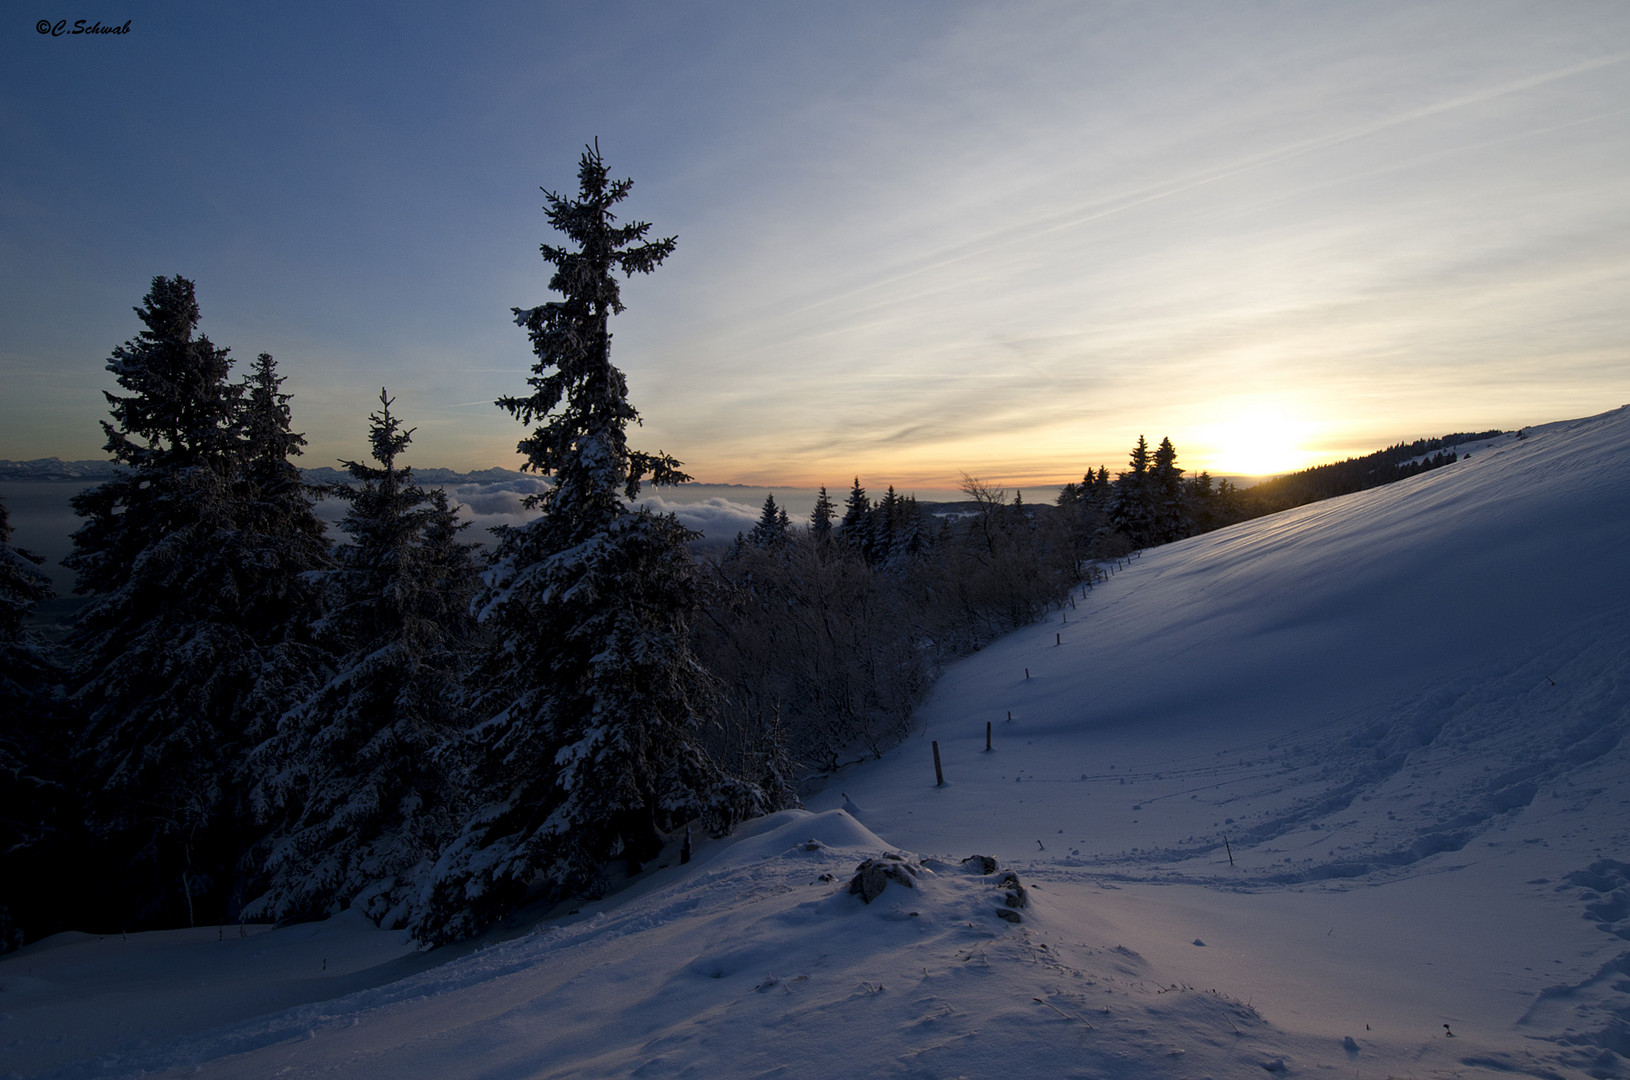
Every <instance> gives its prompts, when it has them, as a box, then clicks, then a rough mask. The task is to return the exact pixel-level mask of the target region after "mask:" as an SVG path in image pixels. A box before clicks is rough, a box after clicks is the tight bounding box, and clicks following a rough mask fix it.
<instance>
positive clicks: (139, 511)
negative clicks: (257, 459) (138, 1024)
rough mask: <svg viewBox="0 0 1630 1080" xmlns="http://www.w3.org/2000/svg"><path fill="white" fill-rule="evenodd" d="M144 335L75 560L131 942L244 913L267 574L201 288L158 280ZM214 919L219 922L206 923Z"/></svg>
mask: <svg viewBox="0 0 1630 1080" xmlns="http://www.w3.org/2000/svg"><path fill="white" fill-rule="evenodd" d="M136 314H137V315H138V317H140V319H141V320H142V322H143V324H144V325H145V326H146V329H145V330H143V331H142V332H141V333H140V334H139V335H138V337H137V338H136V339H135V340H133V341H128V342H126V343H125V344H124V345H122V346H120V347H119V348H117V349H115V350H114V351H113V355H112V358H111V359H110V360H109V361H108V365H107V366H108V370H109V371H111V372H112V373H113V374H114V375H115V377H116V378H117V380H118V383H119V385H120V386H121V387H122V388H123V389H124V390H126V391H127V392H128V393H127V394H126V395H124V396H121V395H116V394H112V393H109V394H107V395H106V396H107V399H108V403H109V412H110V413H111V414H112V417H113V419H112V420H111V421H104V422H103V425H102V427H103V430H104V431H105V432H106V434H107V451H108V453H109V454H110V455H111V456H112V457H113V458H114V460H115V461H116V462H118V463H119V465H120V466H121V468H120V469H119V471H118V472H117V474H116V475H115V476H114V477H113V478H112V479H110V480H108V481H107V482H105V483H103V484H102V485H101V486H100V487H97V488H94V489H91V490H89V491H86V492H83V493H82V494H80V495H78V496H76V497H75V498H74V500H73V504H74V509H75V510H76V511H77V512H78V513H79V515H80V516H81V517H82V518H84V519H85V523H84V524H83V525H82V526H81V527H80V529H79V530H78V531H77V532H76V533H75V534H74V537H73V541H74V548H75V550H74V552H73V554H71V555H70V556H69V557H68V558H67V559H66V560H64V561H65V564H66V565H68V566H69V567H70V568H71V569H73V570H75V571H76V572H77V573H78V575H79V580H78V584H77V586H76V591H78V592H80V593H85V594H89V595H90V597H91V601H90V603H89V604H87V605H86V606H85V607H84V608H83V609H82V611H81V613H80V616H79V618H78V620H77V622H76V624H75V626H74V628H73V631H72V633H71V634H70V637H69V644H70V645H71V646H72V648H73V649H74V652H75V657H76V664H75V668H74V671H73V673H72V688H73V697H74V700H75V702H76V703H77V704H78V705H79V707H80V708H81V709H82V711H83V713H84V718H85V719H84V723H85V726H84V729H83V731H82V732H81V737H80V740H79V745H78V747H77V754H76V757H77V761H76V765H75V768H76V770H77V772H78V773H79V775H80V776H81V777H82V779H83V781H84V782H85V784H86V787H87V789H88V790H89V791H90V792H91V793H92V804H91V807H90V810H89V815H90V818H91V821H92V827H93V829H94V830H95V832H96V834H97V835H98V837H99V838H100V839H101V841H102V842H103V843H104V844H105V849H104V851H103V852H102V854H101V858H103V859H104V860H105V861H106V862H107V863H108V864H109V866H110V868H111V870H112V871H113V873H114V874H115V875H118V876H119V877H121V878H122V880H121V881H120V889H119V897H120V900H121V902H122V903H123V904H124V905H125V908H124V911H123V913H122V914H118V915H114V914H111V913H110V914H109V915H107V916H105V917H107V918H109V919H110V920H113V921H117V922H119V923H123V924H125V925H130V924H132V923H135V924H147V925H153V924H162V923H173V922H176V921H184V922H189V923H191V922H196V920H197V919H198V918H199V917H205V918H209V919H219V918H223V917H229V916H230V915H232V914H234V912H233V900H232V896H231V889H232V884H233V879H234V872H235V866H236V863H237V860H238V856H239V854H240V853H241V852H242V851H243V849H244V847H245V845H246V843H247V840H248V829H249V825H248V816H247V814H246V812H245V810H246V805H245V802H244V800H243V798H242V795H243V792H242V790H241V786H240V780H241V776H240V772H239V764H240V760H241V753H242V750H243V744H244V732H243V730H242V722H241V708H242V706H243V704H244V702H245V700H246V697H247V696H248V695H249V694H250V693H251V692H252V690H253V688H254V687H255V685H256V680H257V673H258V667H259V656H258V651H257V647H256V646H257V643H256V641H255V640H254V638H253V637H252V635H251V634H250V633H249V632H248V629H247V627H246V624H245V619H244V616H243V613H242V611H241V609H240V603H241V601H242V599H243V598H244V597H245V596H246V595H249V594H250V593H252V592H253V586H252V580H253V578H254V576H255V574H256V568H255V567H254V566H252V565H248V564H247V563H246V560H245V559H244V557H243V551H242V546H241V543H240V540H241V531H240V528H239V522H238V520H237V518H238V513H237V507H236V505H235V500H234V498H233V483H234V472H235V466H236V464H237V459H238V454H239V449H240V434H239V427H238V424H237V419H238V415H239V410H238V402H239V398H240V388H238V387H235V386H233V385H231V384H230V383H229V382H228V381H227V376H228V374H229V369H230V361H229V359H228V357H227V352H226V350H225V349H218V348H216V347H215V346H214V345H213V344H211V343H210V341H209V339H208V338H205V337H194V331H195V329H196V328H197V325H198V321H199V311H198V304H197V300H196V299H195V296H194V290H193V285H192V283H191V282H190V281H187V280H186V279H184V278H179V277H178V278H163V277H159V278H154V279H153V284H152V289H151V290H150V291H149V293H148V295H147V296H146V297H145V298H144V300H143V305H142V307H140V308H137V309H136ZM200 905H203V906H204V909H203V910H200Z"/></svg>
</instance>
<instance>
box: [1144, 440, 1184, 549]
mask: <svg viewBox="0 0 1630 1080" xmlns="http://www.w3.org/2000/svg"><path fill="white" fill-rule="evenodd" d="M1149 495H1150V499H1149V502H1150V516H1151V523H1150V531H1151V534H1152V536H1153V538H1154V542H1155V543H1157V544H1169V543H1171V542H1172V541H1173V540H1181V539H1183V537H1185V536H1187V535H1188V534H1189V527H1188V514H1187V509H1186V507H1185V506H1184V497H1183V470H1182V469H1179V468H1178V467H1177V448H1176V447H1175V446H1173V445H1172V440H1171V439H1170V438H1169V437H1163V438H1162V439H1161V440H1160V445H1159V446H1158V447H1156V448H1155V454H1154V460H1153V463H1152V465H1151V467H1150V470H1149Z"/></svg>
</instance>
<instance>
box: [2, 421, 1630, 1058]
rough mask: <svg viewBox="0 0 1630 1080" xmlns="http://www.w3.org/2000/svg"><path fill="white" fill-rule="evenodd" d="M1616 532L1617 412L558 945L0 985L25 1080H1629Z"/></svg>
mask: <svg viewBox="0 0 1630 1080" xmlns="http://www.w3.org/2000/svg"><path fill="white" fill-rule="evenodd" d="M1627 538H1630V409H1621V410H1618V411H1615V412H1612V413H1608V414H1606V415H1604V416H1600V417H1594V418H1591V419H1588V420H1581V421H1575V422H1571V423H1565V424H1554V425H1550V426H1548V427H1544V428H1537V429H1530V431H1529V432H1528V437H1526V438H1524V439H1517V438H1515V437H1510V438H1507V439H1504V440H1497V441H1496V442H1494V443H1493V444H1491V445H1489V446H1487V447H1480V448H1474V450H1473V453H1472V457H1471V460H1469V461H1462V462H1460V463H1457V464H1455V465H1453V466H1450V467H1447V468H1444V469H1441V470H1437V471H1434V472H1431V473H1427V474H1424V475H1422V476H1419V477H1416V478H1414V479H1413V480H1410V481H1406V482H1404V483H1401V484H1397V485H1394V486H1391V487H1387V488H1382V489H1378V490H1375V491H1371V492H1366V493H1363V494H1360V495H1357V496H1352V497H1349V498H1346V499H1342V500H1336V501H1332V502H1327V503H1321V504H1317V505H1314V506H1310V507H1305V508H1302V509H1300V510H1296V511H1291V512H1289V513H1286V514H1283V515H1279V516H1276V517H1273V518H1268V519H1263V520H1259V521H1255V522H1250V523H1247V524H1245V525H1243V526H1239V527H1236V528H1233V529H1229V530H1225V531H1223V532H1220V533H1215V534H1212V535H1209V536H1205V537H1199V538H1196V539H1194V540H1190V541H1187V542H1184V543H1182V544H1176V545H1171V546H1169V547H1166V548H1162V549H1159V550H1157V551H1153V552H1150V553H1148V554H1146V555H1145V556H1144V557H1143V558H1142V559H1139V560H1136V561H1134V562H1133V563H1132V564H1131V565H1130V566H1129V567H1127V568H1125V569H1123V570H1121V571H1120V572H1119V573H1117V574H1116V575H1115V576H1114V577H1113V578H1112V579H1111V580H1110V581H1109V582H1108V583H1107V584H1104V585H1101V586H1099V587H1098V588H1097V589H1095V590H1092V591H1091V592H1089V593H1087V594H1086V595H1084V596H1082V597H1078V598H1077V600H1076V601H1075V603H1074V606H1073V608H1069V609H1066V610H1065V611H1063V612H1058V613H1055V616H1054V619H1053V621H1052V622H1050V623H1048V624H1046V625H1039V626H1036V627H1033V628H1030V629H1028V630H1026V631H1022V632H1020V633H1017V634H1014V635H1012V636H1010V637H1008V638H1006V639H1004V640H1002V641H1000V642H998V643H996V644H995V645H993V646H992V647H991V648H989V649H987V650H986V651H985V652H983V653H981V654H979V655H977V656H974V657H972V658H970V659H968V660H966V661H963V662H961V663H959V664H957V665H955V666H953V667H952V668H951V669H950V670H949V671H948V672H947V673H946V675H945V677H944V678H943V679H942V681H941V683H940V684H939V686H938V687H937V688H936V690H935V693H934V695H933V697H932V698H931V700H930V701H929V702H928V704H927V705H926V706H925V708H924V709H923V711H922V714H921V719H922V726H923V731H922V734H921V735H920V736H919V737H915V738H913V739H911V740H909V741H908V742H907V743H906V744H905V745H904V746H902V747H900V748H899V749H898V750H896V751H895V752H893V753H892V754H890V755H888V756H887V757H886V758H885V760H882V761H879V762H873V763H871V764H869V765H867V766H864V767H860V768H856V769H853V770H850V771H848V772H845V773H844V774H842V775H841V776H840V777H839V778H837V779H836V780H835V781H833V783H832V784H831V786H830V789H829V790H827V791H825V792H822V793H820V794H819V795H817V796H815V797H814V798H812V799H811V800H810V810H809V811H808V812H789V813H785V814H780V815H776V816H775V817H772V818H770V819H766V820H764V821H761V822H756V823H754V824H753V825H752V826H751V827H749V828H746V829H743V830H742V832H741V833H740V834H739V835H738V836H737V837H733V838H731V839H730V840H728V841H723V842H717V843H713V844H708V845H703V846H702V848H701V850H700V851H699V853H698V857H697V859H696V860H695V861H693V862H692V863H691V864H690V865H688V866H685V867H677V866H675V867H671V868H668V869H663V870H657V871H654V872H652V873H651V874H649V875H647V876H646V877H645V878H643V879H642V880H641V881H639V882H637V883H635V884H634V885H633V886H631V887H630V888H629V889H627V890H626V891H625V892H623V893H620V894H619V895H617V896H615V897H613V898H611V899H609V900H606V901H603V902H600V903H598V904H594V905H585V906H584V907H583V909H582V910H581V911H579V912H576V913H574V914H571V915H568V916H565V917H563V918H560V919H558V920H555V921H551V922H540V923H534V924H531V925H517V926H516V927H513V928H511V929H510V930H509V931H507V932H505V933H503V934H494V935H492V936H491V937H490V938H489V939H488V940H486V941H484V942H481V943H478V944H477V945H475V946H472V947H469V948H464V949H461V950H457V951H444V952H442V953H433V954H428V955H425V954H415V953H413V952H412V950H411V948H410V947H409V946H408V945H407V944H406V943H405V942H403V941H401V939H400V937H399V935H394V934H388V933H383V932H380V931H375V930H371V929H369V928H367V927H365V926H359V925H357V924H356V923H354V922H349V921H347V920H344V919H338V920H333V921H331V922H329V923H327V924H322V925H320V926H315V927H294V928H289V929H285V930H277V931H257V932H253V933H251V934H249V935H248V936H245V937H240V936H238V935H237V932H236V931H235V930H233V929H231V928H228V929H227V930H226V931H225V932H224V933H220V934H218V933H217V931H215V930H213V929H212V930H209V931H207V932H206V931H192V932H175V933H169V934H149V935H140V936H137V937H132V938H130V939H128V940H126V939H121V938H106V939H98V938H87V937H82V936H73V935H63V936H60V937H58V938H55V939H52V940H50V941H46V942H41V943H40V944H38V945H36V946H33V947H31V948H29V949H26V950H23V951H22V952H21V953H19V954H16V955H14V956H10V957H7V958H5V959H4V960H0V1013H3V1014H4V1019H0V1075H7V1074H8V1071H9V1072H10V1073H14V1074H17V1075H23V1076H36V1075H45V1076H74V1077H81V1076H83V1077H100V1076H122V1075H138V1074H140V1075H155V1074H159V1075H177V1076H180V1075H188V1076H194V1075H197V1076H209V1077H226V1076H243V1077H250V1076H255V1077H259V1076H274V1075H277V1076H291V1077H298V1076H316V1075H339V1076H348V1077H408V1078H411V1077H446V1076H472V1077H473V1076H482V1077H515V1078H522V1077H591V1076H593V1077H600V1076H606V1077H610V1076H642V1077H657V1076H708V1077H738V1076H741V1077H745V1076H763V1075H776V1076H792V1077H797V1076H824V1075H827V1074H830V1073H833V1072H847V1071H864V1072H867V1073H872V1074H880V1075H884V1076H923V1077H956V1076H968V1077H983V1076H996V1075H1034V1076H1051V1075H1058V1076H1070V1075H1079V1076H1100V1077H1143V1076H1195V1077H1198V1076H1214V1077H1220V1076H1240V1077H1248V1076H1261V1075H1263V1072H1264V1070H1267V1071H1268V1072H1269V1073H1274V1074H1278V1073H1281V1072H1282V1073H1284V1074H1287V1075H1298V1074H1306V1075H1311V1074H1315V1073H1317V1074H1328V1075H1332V1076H1350V1075H1357V1076H1363V1077H1382V1076H1388V1075H1394V1076H1416V1077H1426V1076H1510V1075H1513V1074H1516V1075H1534V1076H1622V1075H1627V1074H1630V1057H1627V1055H1630V762H1627V753H1630V745H1627V743H1626V740H1625V739H1624V735H1625V733H1626V727H1627V725H1630V559H1627V558H1626V550H1625V548H1626V545H1625V541H1626V539H1627ZM1010 713H1011V717H1012V719H1011V721H1010V720H1009V719H1008V716H1009V714H1010ZM987 721H989V722H991V723H992V728H993V736H994V748H993V750H992V751H991V752H989V753H986V752H985V724H986V722H987ZM930 741H934V742H937V743H938V744H939V749H940V754H941V758H942V760H943V763H944V769H945V774H946V783H945V785H944V786H943V787H936V786H935V784H934V772H933V761H932V757H931V755H930V747H929V742H930ZM900 850H904V851H906V852H908V853H910V854H911V855H912V856H913V858H914V859H915V860H916V862H917V865H919V866H920V868H921V870H920V873H919V874H918V875H917V876H916V877H915V878H914V880H915V881H916V887H915V888H911V889H907V888H905V887H903V886H901V885H898V884H895V885H891V886H889V887H888V888H886V889H885V890H884V892H883V894H882V895H881V896H879V897H878V898H877V899H876V900H875V901H874V902H872V903H871V904H869V905H868V904H865V903H863V902H862V901H861V899H860V898H859V897H856V896H852V895H850V894H849V892H848V891H847V883H848V880H849V878H850V877H851V876H852V875H853V873H854V871H855V868H856V865H857V864H858V863H859V862H861V860H863V859H865V858H867V857H870V856H875V855H879V854H881V853H883V852H886V851H900ZM975 854H981V855H989V856H994V857H995V858H996V859H997V860H998V861H999V862H1000V863H1001V864H1002V866H1003V867H1004V868H1011V869H1012V870H1014V871H1016V872H1017V875H1018V878H1019V880H1020V881H1021V882H1022V883H1023V886H1024V888H1025V894H1026V900H1027V903H1026V905H1025V906H1023V907H1012V906H1009V895H1010V894H1013V895H1015V896H1016V895H1017V890H1015V889H1014V888H1013V887H1012V886H1011V884H1005V883H1003V882H1002V881H1001V880H1000V875H986V874H982V873H979V872H978V871H979V870H980V869H982V868H981V867H979V866H978V865H977V864H964V863H963V862H962V860H963V859H964V858H965V857H967V856H970V855H975ZM999 912H1006V913H1008V914H1007V915H1006V916H1002V915H999V914H998V913H999ZM1015 916H1016V917H1017V918H1018V919H1019V920H1020V921H1018V922H1011V921H1009V919H1011V918H1013V917H1015Z"/></svg>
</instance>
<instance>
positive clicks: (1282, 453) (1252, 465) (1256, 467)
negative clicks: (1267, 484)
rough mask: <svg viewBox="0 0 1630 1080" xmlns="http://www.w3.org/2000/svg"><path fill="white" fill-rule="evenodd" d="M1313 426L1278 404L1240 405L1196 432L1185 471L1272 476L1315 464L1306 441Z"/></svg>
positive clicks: (1226, 409) (1229, 409)
mask: <svg viewBox="0 0 1630 1080" xmlns="http://www.w3.org/2000/svg"><path fill="white" fill-rule="evenodd" d="M1314 432H1315V425H1314V424H1313V423H1312V422H1311V421H1308V420H1304V419H1300V418H1298V417H1297V416H1295V415H1294V414H1293V413H1292V411H1291V410H1290V409H1289V408H1287V407H1285V406H1283V405H1280V404H1276V403H1273V402H1262V401H1250V400H1246V401H1241V402H1238V403H1235V404H1232V405H1229V406H1225V407H1224V408H1223V409H1222V410H1221V412H1220V419H1218V420H1217V421H1216V422H1214V423H1210V424H1207V425H1204V426H1203V427H1201V428H1200V429H1199V430H1198V431H1196V433H1195V442H1194V448H1193V450H1192V451H1190V460H1191V461H1192V462H1194V463H1195V464H1194V465H1193V466H1191V468H1190V471H1191V472H1192V471H1197V470H1199V469H1202V468H1203V469H1206V470H1208V471H1210V472H1212V473H1215V474H1217V475H1221V476H1274V475H1279V474H1283V473H1288V472H1295V471H1296V470H1297V469H1305V468H1307V467H1308V466H1309V465H1313V464H1316V463H1317V462H1316V455H1315V453H1314V452H1313V451H1312V450H1310V449H1308V448H1307V445H1306V444H1307V442H1308V441H1309V439H1310V437H1311V436H1312V435H1313V434H1314Z"/></svg>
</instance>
